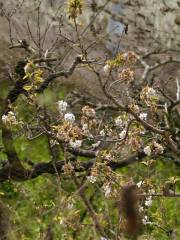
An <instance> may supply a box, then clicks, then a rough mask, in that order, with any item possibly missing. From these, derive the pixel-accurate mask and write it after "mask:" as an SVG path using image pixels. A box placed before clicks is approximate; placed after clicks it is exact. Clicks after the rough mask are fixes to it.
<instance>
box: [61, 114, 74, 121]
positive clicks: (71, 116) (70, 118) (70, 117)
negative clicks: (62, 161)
mask: <svg viewBox="0 0 180 240" xmlns="http://www.w3.org/2000/svg"><path fill="white" fill-rule="evenodd" d="M64 120H65V121H67V122H70V123H73V122H74V121H75V116H74V114H73V113H66V114H65V115H64Z"/></svg>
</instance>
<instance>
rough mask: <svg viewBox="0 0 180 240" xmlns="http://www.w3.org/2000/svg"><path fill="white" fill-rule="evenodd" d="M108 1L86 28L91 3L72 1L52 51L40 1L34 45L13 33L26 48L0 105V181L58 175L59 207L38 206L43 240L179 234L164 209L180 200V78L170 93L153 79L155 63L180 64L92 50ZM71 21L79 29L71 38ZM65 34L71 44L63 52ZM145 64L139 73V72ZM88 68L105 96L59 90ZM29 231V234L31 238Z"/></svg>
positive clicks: (54, 202) (13, 46) (17, 43)
mask: <svg viewBox="0 0 180 240" xmlns="http://www.w3.org/2000/svg"><path fill="white" fill-rule="evenodd" d="M109 2H110V1H105V2H104V4H102V5H100V6H98V5H97V4H96V3H95V1H92V6H91V7H92V14H94V15H93V16H94V18H93V20H92V19H91V21H90V23H89V24H88V25H87V26H83V27H82V22H81V21H82V19H83V18H82V17H83V7H85V6H86V5H84V6H83V1H81V0H69V1H68V5H67V6H66V7H65V13H66V14H65V15H64V16H63V20H62V19H60V20H59V26H58V27H59V29H58V33H57V39H56V40H55V42H53V43H52V44H51V45H50V46H48V47H46V48H45V47H44V41H45V38H46V34H47V32H48V29H49V28H50V24H49V25H47V26H48V27H47V28H46V29H45V31H44V32H42V31H41V24H40V16H41V3H42V2H41V1H40V2H39V3H38V6H37V9H36V11H37V16H38V20H37V21H38V24H37V39H36V37H34V36H33V34H32V32H31V29H30V26H29V25H28V31H29V35H30V37H31V41H30V42H28V41H27V40H25V39H23V40H22V39H13V38H12V36H11V35H10V39H11V46H10V48H11V49H12V51H13V50H14V49H16V48H18V49H19V48H20V49H21V50H24V51H23V59H21V60H18V61H17V63H16V67H15V72H14V73H13V78H14V80H15V83H14V86H13V88H12V89H11V90H10V91H9V93H8V94H7V97H6V99H5V101H4V105H3V110H2V117H1V120H2V121H1V122H2V123H1V131H2V153H3V154H2V156H3V157H4V159H3V161H2V164H1V165H2V166H1V169H0V182H1V183H2V184H6V182H8V181H10V182H13V183H14V184H16V183H17V184H18V183H19V182H21V183H22V185H23V183H24V182H29V181H36V180H37V181H38V178H40V177H41V176H43V178H47V179H48V181H50V182H52V184H53V188H54V192H53V199H51V201H52V202H51V204H50V205H46V206H44V208H42V209H41V211H40V210H39V208H40V207H37V208H35V210H36V211H37V212H38V211H39V217H38V224H39V225H40V226H41V224H42V229H43V233H42V235H36V238H37V239H38V236H39V237H42V238H40V239H101V240H105V239H126V238H127V239H130V238H131V237H132V238H133V239H137V237H138V236H141V235H142V239H145V238H147V239H157V238H158V239H169V238H168V237H171V239H175V238H174V236H178V234H180V233H178V229H177V226H176V223H175V222H177V221H178V220H177V219H178V218H177V216H174V219H172V218H173V217H172V216H171V217H169V215H168V214H167V215H168V216H167V215H166V213H167V212H171V209H170V208H173V207H175V208H176V207H177V208H178V204H179V203H178V201H177V199H178V197H180V194H179V193H178V187H179V185H178V181H179V178H178V167H179V165H180V160H179V156H180V141H179V139H180V135H179V134H180V129H179V122H178V119H179V115H180V114H179V108H178V107H179V106H178V105H179V103H180V84H179V80H178V76H177V78H176V79H175V83H176V89H174V96H173V97H172V96H169V95H168V94H167V93H166V92H165V91H164V89H163V87H162V85H161V84H160V83H159V82H158V81H153V80H152V79H150V80H149V79H148V76H149V75H150V74H151V73H152V72H153V71H155V70H156V69H157V68H159V67H162V68H163V67H164V66H165V65H166V64H168V63H170V62H176V63H179V62H180V61H179V60H178V59H173V58H172V57H171V56H169V57H168V58H167V59H162V58H160V59H159V60H158V61H156V62H155V63H151V64H149V63H148V61H146V58H147V56H140V55H139V54H138V53H136V52H134V51H133V50H132V51H130V50H129V51H123V50H120V48H119V45H118V46H116V54H115V55H114V56H111V55H108V58H107V56H105V55H99V52H98V51H97V52H96V51H94V50H93V46H94V45H95V44H99V43H100V45H101V44H102V45H103V44H104V41H103V39H104V38H105V37H106V33H105V32H104V31H103V32H102V33H97V32H94V31H93V30H92V27H93V23H94V21H95V20H96V18H97V17H98V16H99V15H101V14H102V12H103V10H104V9H105V8H106V6H107V4H108V3H109ZM93 4H94V5H93ZM63 6H64V5H63ZM61 7H62V6H61ZM95 7H96V8H95ZM89 11H90V10H89ZM8 17H9V15H7V19H8ZM79 19H81V20H79ZM65 24H67V25H68V27H69V26H70V28H71V31H72V29H73V34H72V36H71V37H70V35H69V36H67V34H68V29H67V28H66V27H67V26H64V25H65ZM64 28H65V30H66V31H67V32H65V33H64V32H63V31H64ZM125 30H126V31H127V26H125ZM125 30H124V31H125ZM10 34H11V33H10ZM123 34H124V32H122V37H123ZM124 37H127V36H124ZM60 40H63V41H65V42H66V45H67V51H66V52H65V54H64V55H62V54H60V55H59V56H58V48H59V47H61V46H59V45H58V43H59V42H60ZM31 43H32V44H31ZM119 44H120V42H119ZM106 53H108V51H107V52H106ZM141 66H142V68H141V70H142V71H141V74H139V73H136V70H137V69H138V68H139V67H141ZM81 71H82V72H84V71H85V72H86V74H88V75H89V76H91V78H94V79H95V80H96V82H97V88H99V89H100V91H101V95H103V97H102V98H101V97H99V96H97V97H92V96H89V95H88V94H87V93H84V94H83V93H82V92H81V93H79V92H77V91H71V92H70V91H68V90H66V94H65V93H64V92H63V91H62V90H61V85H60V84H59V82H60V81H61V80H62V78H63V79H68V78H69V77H72V76H73V74H74V73H75V72H81ZM84 77H86V76H84ZM60 93H61V94H60ZM51 94H52V95H51ZM49 99H50V100H49ZM18 141H19V144H18ZM37 141H38V142H39V143H42V144H43V145H44V148H41V147H40V146H38V145H37ZM24 143H26V144H32V145H33V146H35V148H34V149H36V150H35V154H33V153H32V152H31V151H29V149H28V147H27V145H26V146H25V147H23V148H24V150H23V151H24V154H22V152H21V150H20V149H22V146H24ZM32 149H33V148H32ZM42 149H44V150H42ZM45 149H46V150H47V149H48V151H47V153H46V159H44V160H43V159H42V158H41V157H40V159H36V153H37V150H38V151H39V153H38V154H39V155H40V156H44V153H43V151H46V150H45ZM38 154H37V156H38ZM32 156H33V157H34V159H32ZM168 170H169V171H168ZM167 171H168V173H167ZM51 175H52V176H51ZM33 179H34V180H33ZM48 181H47V182H46V186H45V190H46V191H47V192H48V190H49V191H50V189H48V188H51V184H50V183H48ZM22 185H18V186H21V187H22ZM4 186H6V185H4ZM19 188H20V187H19ZM18 191H21V190H20V189H19V190H18ZM22 192H23V191H22ZM2 194H3V187H2ZM25 194H26V193H25ZM42 196H43V193H42ZM5 197H6V196H5ZM51 197H52V196H50V197H49V198H51ZM48 200H49V199H48ZM169 200H170V201H171V204H169V205H168V204H167V202H166V201H169ZM41 202H42V204H44V203H43V197H42V198H41ZM172 205H173V206H172ZM46 208H48V209H50V210H49V211H51V217H49V219H50V220H48V224H47V222H46V224H45V221H44V220H43V214H45V209H46ZM46 210H47V209H46ZM43 221H44V222H43ZM167 221H169V222H168V223H167ZM43 224H45V227H44V228H43ZM22 232H23V230H22ZM22 232H21V231H19V233H18V234H19V236H21V237H22V239H30V238H28V235H27V236H26V235H25V234H24V233H22ZM4 234H5V235H7V236H8V233H4ZM39 234H40V233H39ZM34 236H35V235H34ZM26 237H27V238H26ZM43 237H44V238H43ZM177 238H178V237H177ZM32 239H33V238H32Z"/></svg>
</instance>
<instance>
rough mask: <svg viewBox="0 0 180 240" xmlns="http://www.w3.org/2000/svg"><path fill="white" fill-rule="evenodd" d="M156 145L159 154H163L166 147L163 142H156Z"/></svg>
mask: <svg viewBox="0 0 180 240" xmlns="http://www.w3.org/2000/svg"><path fill="white" fill-rule="evenodd" d="M154 147H155V151H156V153H157V154H163V152H164V148H163V146H162V145H161V144H159V143H157V142H154Z"/></svg>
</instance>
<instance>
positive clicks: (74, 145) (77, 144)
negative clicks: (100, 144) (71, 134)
mask: <svg viewBox="0 0 180 240" xmlns="http://www.w3.org/2000/svg"><path fill="white" fill-rule="evenodd" d="M69 145H70V146H71V147H72V148H74V149H76V148H80V147H81V145H82V140H75V141H73V140H72V139H71V140H70V142H69Z"/></svg>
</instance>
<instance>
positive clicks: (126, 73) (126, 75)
mask: <svg viewBox="0 0 180 240" xmlns="http://www.w3.org/2000/svg"><path fill="white" fill-rule="evenodd" d="M118 78H119V80H121V81H124V82H127V83H129V82H132V81H133V80H134V72H133V71H132V70H131V69H130V68H125V69H123V70H122V71H121V72H120V73H119V76H118Z"/></svg>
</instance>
